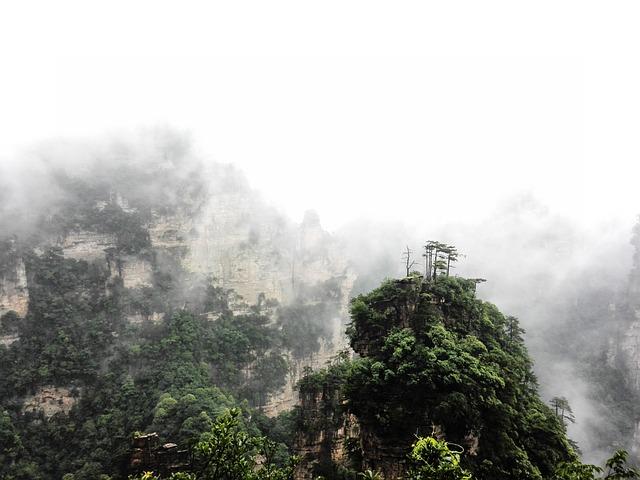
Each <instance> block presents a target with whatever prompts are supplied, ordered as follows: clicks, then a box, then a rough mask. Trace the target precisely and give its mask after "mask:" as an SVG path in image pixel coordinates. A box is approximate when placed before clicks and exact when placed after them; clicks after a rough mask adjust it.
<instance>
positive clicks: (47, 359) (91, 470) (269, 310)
mask: <svg viewBox="0 0 640 480" xmlns="http://www.w3.org/2000/svg"><path fill="white" fill-rule="evenodd" d="M147 141H148V142H149V144H146V145H145V146H144V148H141V147H139V146H138V144H133V145H130V144H126V143H125V144H116V145H111V146H109V147H108V148H107V149H106V150H103V149H101V150H99V151H97V152H90V153H87V152H84V155H85V156H86V158H85V159H86V161H87V163H90V164H91V167H90V168H77V169H76V168H71V167H70V166H69V164H68V163H65V162H64V161H63V162H58V161H57V160H56V159H55V158H54V159H50V158H45V160H46V161H44V165H46V168H45V170H44V171H46V175H45V177H46V183H47V189H46V190H44V191H43V192H42V193H43V194H44V196H45V197H46V198H47V201H46V202H42V203H39V200H38V195H39V193H40V192H38V191H37V189H35V186H36V184H37V181H36V180H37V179H36V180H33V185H31V184H30V183H29V181H28V180H26V179H25V180H24V182H23V185H20V186H18V185H17V183H18V182H14V180H15V179H6V178H5V179H3V183H4V182H5V181H7V182H8V183H6V184H4V185H3V187H4V188H2V190H1V191H2V195H3V200H4V202H3V204H2V211H1V213H2V218H0V224H1V226H2V238H0V405H1V407H2V408H0V413H1V414H2V419H1V420H2V421H1V422H0V425H1V426H0V428H1V429H2V438H3V442H4V441H5V440H6V443H4V444H3V445H2V447H3V449H2V451H1V452H0V464H2V467H0V468H1V470H0V477H1V478H16V479H17V478H25V479H27V478H29V479H38V478H42V479H49V478H51V479H54V478H61V477H62V476H63V475H67V477H66V478H69V479H71V478H72V479H78V480H79V479H85V478H86V479H95V478H99V477H100V475H102V476H104V477H105V478H107V476H109V477H113V478H124V477H126V473H127V471H128V464H127V461H128V455H129V449H130V438H131V435H132V434H133V432H135V431H148V430H156V431H158V432H159V433H160V435H161V438H162V439H163V440H165V441H169V440H170V441H174V442H176V441H177V442H180V443H181V444H183V445H189V444H190V442H192V441H193V439H194V436H197V435H196V434H197V432H204V431H206V430H207V429H208V428H209V427H210V425H211V423H212V421H213V420H215V418H216V416H217V415H218V414H219V413H220V412H222V411H224V410H227V409H229V408H231V407H232V406H238V407H240V408H241V409H242V411H243V412H244V413H243V415H244V416H245V420H244V421H245V422H248V419H249V418H252V419H253V420H252V421H251V422H248V423H247V428H249V430H250V431H253V432H254V433H257V432H258V431H263V432H267V430H269V429H271V428H276V425H279V424H280V423H279V422H278V421H277V420H267V419H266V418H265V417H262V416H261V415H262V414H261V413H260V412H264V413H267V414H269V415H271V416H274V415H277V414H278V413H280V412H282V411H284V410H286V409H288V408H290V407H292V406H293V404H294V403H295V390H294V385H295V383H296V381H297V379H298V378H299V376H300V375H301V373H302V370H303V367H305V366H317V365H321V364H323V363H324V362H325V361H326V359H328V358H330V356H331V355H333V354H334V352H335V351H337V349H338V348H339V347H340V344H339V342H340V341H341V338H342V336H341V334H340V332H341V329H342V325H343V323H344V316H345V315H346V311H347V302H348V298H349V291H350V288H351V284H352V282H353V274H352V273H351V272H350V270H349V268H348V265H347V261H346V260H345V259H344V258H342V257H341V256H340V254H339V250H338V247H337V244H336V241H335V240H334V239H332V238H331V237H330V236H329V235H328V234H327V233H326V232H324V231H323V230H322V228H321V227H320V224H319V221H318V219H317V216H315V215H314V214H308V215H307V217H306V218H305V220H304V221H303V223H302V224H301V225H295V224H293V223H292V222H290V221H288V220H287V219H286V218H284V217H283V216H282V215H280V214H279V213H278V212H277V211H275V210H274V209H272V208H270V207H268V206H267V205H266V204H265V203H264V202H263V201H262V200H261V199H260V198H259V196H257V194H255V193H254V192H253V191H251V190H250V189H249V188H248V186H247V185H246V181H245V180H244V179H243V177H242V176H241V175H239V174H238V173H237V172H236V171H235V170H234V169H233V168H231V167H226V166H220V165H214V166H209V167H207V169H205V167H204V166H203V164H202V163H201V162H199V161H198V160H197V159H195V158H194V157H193V155H192V154H191V152H190V151H189V150H188V147H186V146H185V145H184V144H183V143H182V142H181V139H180V138H176V137H172V136H166V135H161V136H159V137H157V138H155V137H154V138H151V139H150V140H149V139H148V138H147ZM63 153H64V154H65V155H67V154H69V152H68V151H67V150H64V152H63ZM71 153H72V154H73V149H72V151H71ZM92 154H95V157H96V158H95V159H94V160H90V159H91V158H92V156H93V155H92ZM58 155H59V156H60V155H61V154H60V153H58ZM18 188H22V190H18ZM284 424H286V421H285V423H284ZM278 428H279V427H278ZM275 438H276V439H277V440H278V441H279V442H280V445H281V448H285V446H284V443H283V442H284V441H285V440H287V439H286V437H284V436H283V435H279V436H278V435H277V434H276V435H275ZM287 441H288V440H287Z"/></svg>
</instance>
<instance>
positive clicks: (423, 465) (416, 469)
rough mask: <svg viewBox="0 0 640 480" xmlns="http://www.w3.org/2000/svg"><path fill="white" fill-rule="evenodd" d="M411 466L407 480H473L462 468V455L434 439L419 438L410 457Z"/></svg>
mask: <svg viewBox="0 0 640 480" xmlns="http://www.w3.org/2000/svg"><path fill="white" fill-rule="evenodd" d="M409 459H410V461H411V466H410V468H409V473H408V475H407V480H471V474H470V473H469V472H467V471H466V470H464V469H463V468H462V467H461V466H460V453H458V452H456V451H452V450H451V449H450V448H449V445H448V444H447V443H446V442H445V441H442V440H437V439H435V438H433V437H423V438H418V440H417V441H416V442H415V443H414V444H413V446H412V449H411V454H410V455H409Z"/></svg>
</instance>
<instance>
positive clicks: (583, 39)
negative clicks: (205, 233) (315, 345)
mask: <svg viewBox="0 0 640 480" xmlns="http://www.w3.org/2000/svg"><path fill="white" fill-rule="evenodd" d="M639 20H640V5H639V4H637V2H616V3H615V4H614V3H610V2H608V3H604V2H585V1H575V2H557V1H554V2H535V3H531V4H524V3H522V2H512V1H505V2H455V3H453V2H447V3H446V4H442V3H435V2H402V3H397V2H376V1H367V2H322V3H308V2H299V1H298V2H233V3H227V4H224V5H221V4H215V6H213V5H212V4H210V2H188V3H185V2H158V1H153V2H151V1H139V2H135V3H132V2H118V1H116V2H109V3H108V4H101V5H98V4H97V3H93V2H86V1H84V2H80V1H78V2H65V1H62V2H55V4H54V3H52V2H49V3H47V2H29V1H25V2H20V4H17V3H16V4H14V5H10V6H8V5H6V4H3V5H2V6H0V62H1V63H0V175H10V174H11V173H7V172H15V171H16V169H19V170H21V171H24V168H25V167H24V165H18V163H25V164H26V163H28V159H29V155H30V154H29V152H30V151H32V150H38V149H41V148H42V147H41V146H39V145H38V143H39V142H42V141H44V140H48V139H55V138H58V137H66V138H73V139H78V138H80V139H83V138H87V139H92V138H94V137H98V136H99V137H101V138H104V135H105V132H107V136H108V135H111V134H112V135H114V136H117V135H120V134H121V132H122V131H124V132H131V131H135V130H137V129H140V128H144V127H148V126H157V125H161V126H162V125H169V126H171V127H172V128H175V129H178V130H179V131H183V132H186V134H187V135H188V136H190V137H191V139H192V141H193V144H194V150H195V152H196V155H198V156H200V157H201V158H204V159H207V160H211V161H217V162H223V163H233V164H236V165H238V166H239V167H240V168H241V169H242V170H243V171H244V172H245V173H246V175H247V176H248V178H249V182H250V184H251V185H252V186H253V187H254V188H256V189H257V190H259V191H261V192H262V193H263V195H264V197H265V198H266V199H267V200H269V201H270V202H272V203H273V204H274V205H276V206H277V207H278V208H280V209H281V210H282V211H283V212H285V213H286V214H288V215H289V216H290V217H291V218H293V219H294V220H296V221H300V220H301V219H302V216H303V213H304V212H305V211H306V210H307V209H310V208H312V209H315V210H316V211H317V212H318V213H319V215H320V218H321V220H322V223H323V225H324V226H325V227H327V228H328V229H329V230H331V231H333V232H336V233H338V234H340V235H341V236H343V237H344V238H350V239H351V243H350V244H349V245H348V246H347V248H348V249H349V254H350V256H351V257H352V258H353V259H354V261H355V262H356V263H358V264H359V267H360V268H361V270H362V271H365V270H366V271H368V272H369V273H370V275H371V276H370V278H368V279H362V280H361V284H360V286H361V288H365V287H367V286H370V285H369V284H367V282H370V284H371V286H372V285H373V284H374V283H375V282H376V281H377V280H378V279H379V277H381V276H384V275H387V274H393V273H394V272H397V273H400V271H401V265H400V248H402V247H403V246H404V245H405V244H406V243H410V245H411V246H412V247H413V248H415V249H418V248H419V247H420V241H421V240H426V239H427V238H437V239H441V240H444V241H448V242H451V243H455V244H456V245H458V246H459V248H460V250H461V251H462V252H463V253H466V254H467V257H466V259H465V260H464V261H463V262H461V265H460V269H459V273H461V274H466V275H470V276H480V277H485V278H487V279H488V280H489V282H487V284H486V285H483V286H482V287H481V290H480V293H481V294H482V295H483V296H484V297H485V298H489V299H491V300H493V301H495V302H497V303H498V304H499V306H500V307H501V308H502V309H503V310H505V312H506V313H509V314H514V315H517V316H519V317H520V318H521V319H522V323H523V324H524V326H525V327H526V328H527V330H528V332H529V333H528V336H527V342H528V345H529V346H530V348H531V350H532V353H533V354H534V357H535V360H536V363H537V365H538V368H537V371H538V373H539V375H540V376H541V380H542V387H543V393H544V394H545V395H547V397H548V396H550V395H555V394H559V395H566V396H567V397H568V398H569V400H570V401H571V403H572V404H573V405H574V407H575V408H574V410H575V411H576V417H577V418H578V421H579V423H578V424H577V427H572V429H573V430H574V431H573V432H572V433H573V434H574V436H575V437H577V439H578V440H579V441H581V443H582V445H585V443H586V442H588V439H587V438H586V437H584V438H581V435H582V432H581V430H580V428H581V425H584V424H585V423H584V419H585V418H589V417H591V418H595V417H598V416H599V415H600V412H598V410H597V405H594V404H593V403H590V402H589V401H588V400H587V399H586V394H585V393H584V391H585V389H586V387H585V386H584V385H583V384H582V383H581V382H580V381H579V380H577V379H576V378H575V375H574V372H573V370H572V368H573V367H572V366H571V365H566V364H563V363H562V362H561V361H558V359H557V358H549V356H548V352H547V351H546V350H545V342H546V341H547V339H548V338H549V336H548V335H546V334H545V333H544V332H546V330H547V329H548V328H549V326H550V325H554V322H562V321H563V319H562V315H564V314H566V312H567V308H566V306H565V304H566V303H567V302H569V303H570V302H571V301H572V299H574V297H575V295H577V294H576V289H577V288H578V287H577V285H580V283H579V282H584V281H585V279H587V280H588V282H589V288H590V289H592V290H594V291H595V290H598V288H599V287H600V286H601V285H603V286H604V285H606V286H607V288H612V285H615V287H616V288H617V287H619V286H621V285H623V283H624V281H625V279H626V276H627V274H628V271H629V270H630V268H631V253H632V252H631V249H630V246H629V243H628V242H629V238H630V235H631V228H632V226H633V224H634V223H635V221H636V215H637V214H638V213H640V198H638V197H639V195H638V184H639V183H640V182H639V175H638V174H639V173H640V168H639V167H638V159H639V158H640V156H639V153H640V142H639V141H638V131H640V128H639V127H640V114H639V113H638V112H640V88H638V85H640V61H639V60H640V58H639V57H640V55H639V53H640V52H639V48H638V45H640V30H638V28H637V25H638V21H639ZM109 132H111V133H109ZM89 141H91V140H89ZM71 160H73V161H77V159H71ZM27 169H28V167H27ZM42 188H43V190H46V187H42ZM396 257H397V258H396ZM620 288H622V287H620ZM537 332H543V333H537ZM545 335H546V336H545ZM553 351H554V352H556V353H557V352H558V351H561V348H560V349H559V348H558V346H557V345H556V346H554V349H553ZM572 379H573V380H574V381H570V380H572ZM560 389H562V390H563V391H558V390H560ZM585 435H586V434H585Z"/></svg>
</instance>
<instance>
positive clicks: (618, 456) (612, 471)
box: [552, 450, 640, 480]
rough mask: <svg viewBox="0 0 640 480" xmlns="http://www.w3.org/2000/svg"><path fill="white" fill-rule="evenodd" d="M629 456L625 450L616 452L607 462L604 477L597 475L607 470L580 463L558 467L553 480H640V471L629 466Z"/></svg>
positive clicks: (574, 462)
mask: <svg viewBox="0 0 640 480" xmlns="http://www.w3.org/2000/svg"><path fill="white" fill-rule="evenodd" d="M628 456H629V455H628V453H627V452H626V451H625V450H616V451H615V452H614V454H613V456H612V457H611V458H610V459H608V460H607V461H606V464H605V465H606V469H607V471H606V474H605V475H604V476H603V477H599V476H597V475H598V474H601V473H603V472H604V471H605V470H604V469H602V468H601V467H598V466H596V465H585V464H582V463H580V462H578V461H573V462H568V463H563V464H560V465H559V466H558V469H557V470H556V473H555V475H554V477H553V479H552V480H597V479H599V478H601V479H603V480H623V479H640V470H638V469H636V468H634V467H630V466H628V465H627V461H628Z"/></svg>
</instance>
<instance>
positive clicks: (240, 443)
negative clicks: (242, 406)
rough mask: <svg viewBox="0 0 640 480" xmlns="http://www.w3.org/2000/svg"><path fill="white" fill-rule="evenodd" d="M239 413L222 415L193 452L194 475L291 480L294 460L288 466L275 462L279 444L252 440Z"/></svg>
mask: <svg viewBox="0 0 640 480" xmlns="http://www.w3.org/2000/svg"><path fill="white" fill-rule="evenodd" d="M240 419H241V417H240V410H239V409H236V408H233V409H231V410H230V411H229V412H228V413H226V414H224V415H222V416H221V417H220V418H219V419H218V420H217V421H216V422H215V423H214V425H213V427H212V428H211V431H210V432H208V433H206V434H204V435H203V437H202V440H201V441H200V442H198V444H197V445H196V446H195V449H194V458H195V462H196V467H195V473H196V476H197V478H198V479H199V480H231V479H246V480H289V479H291V478H292V477H293V466H294V461H295V459H292V460H291V461H290V462H289V464H287V465H285V466H279V465H276V463H275V462H274V458H275V453H276V444H275V443H274V442H271V441H269V440H267V439H265V438H264V437H252V436H250V435H249V434H248V433H247V432H245V431H244V430H243V429H242V428H241V424H240Z"/></svg>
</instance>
